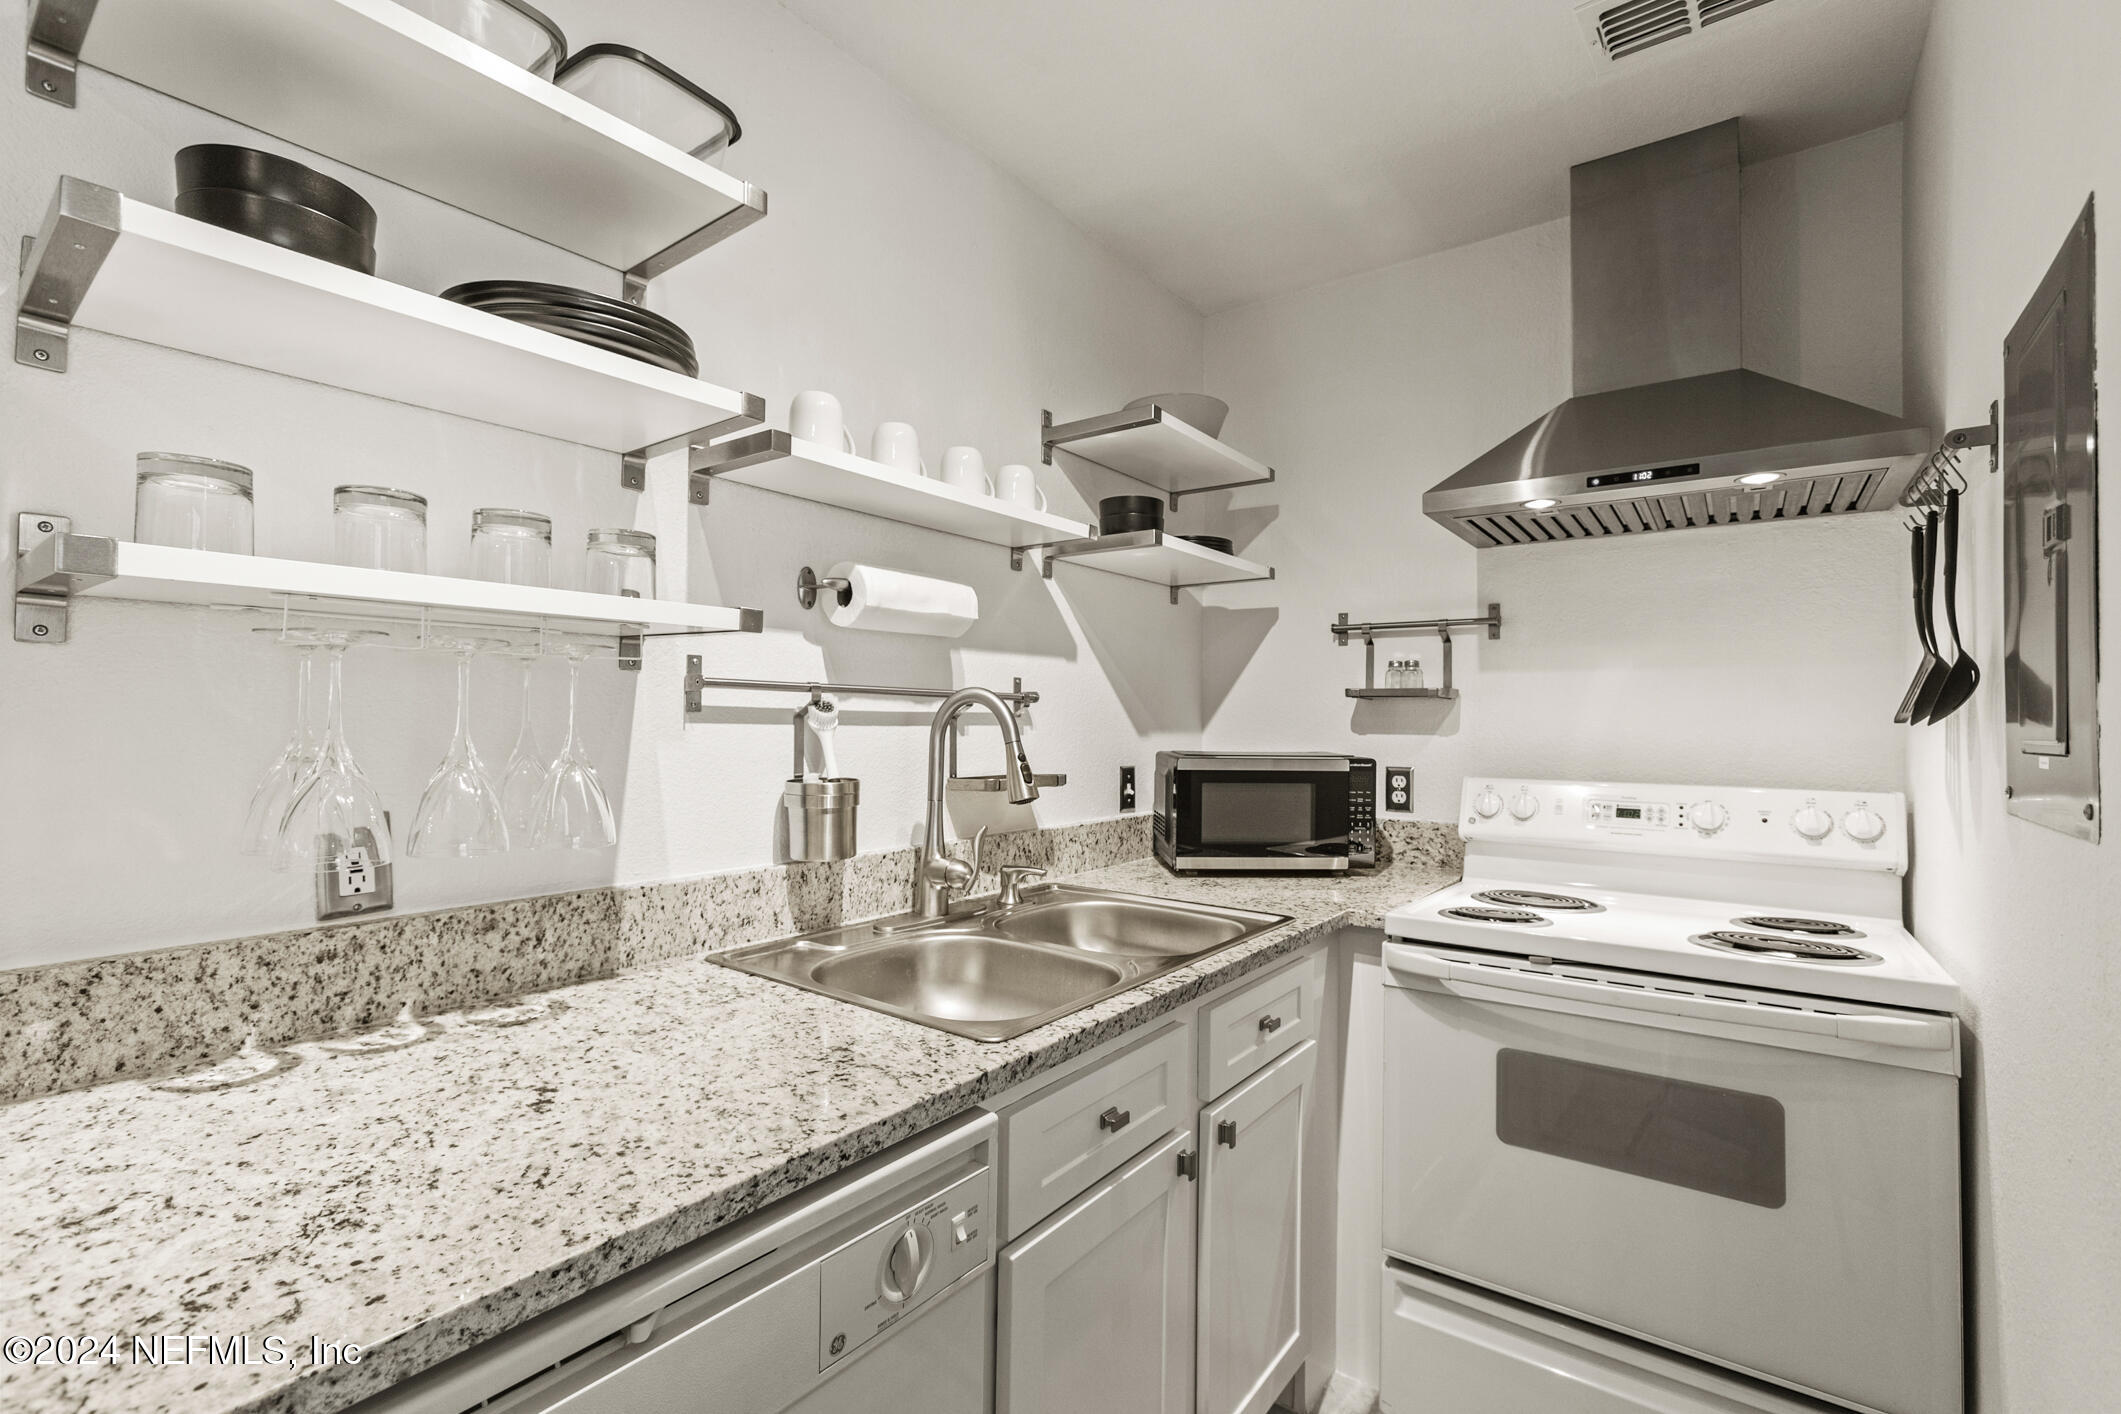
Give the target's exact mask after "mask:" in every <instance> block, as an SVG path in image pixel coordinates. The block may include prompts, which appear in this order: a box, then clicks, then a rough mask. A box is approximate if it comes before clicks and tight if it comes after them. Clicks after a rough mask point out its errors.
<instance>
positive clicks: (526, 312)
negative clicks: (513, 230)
mask: <svg viewBox="0 0 2121 1414" xmlns="http://www.w3.org/2000/svg"><path fill="white" fill-rule="evenodd" d="M468 308H471V309H477V310H481V311H483V312H484V313H487V314H498V315H500V316H501V317H502V318H503V319H514V320H519V321H521V322H522V323H525V324H552V325H555V326H561V327H571V328H577V329H588V330H591V331H593V332H595V333H599V334H608V335H610V336H611V337H612V338H614V339H631V340H633V341H634V342H635V343H638V344H641V345H643V346H646V347H653V348H656V349H660V350H662V351H663V352H664V353H667V354H669V355H670V356H671V357H672V358H690V357H692V353H693V349H692V344H691V343H690V341H687V342H686V343H683V344H680V343H676V342H674V341H673V340H670V339H666V338H664V337H663V336H662V335H661V334H651V333H648V332H647V331H645V330H643V329H641V328H640V327H639V326H638V325H635V324H631V323H628V322H627V321H625V320H622V319H610V318H606V317H605V316H604V315H601V314H591V313H589V312H587V311H586V310H577V309H555V308H553V307H552V306H550V305H542V304H502V303H494V304H476V305H470V306H468Z"/></svg>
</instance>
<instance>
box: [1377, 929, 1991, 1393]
mask: <svg viewBox="0 0 2121 1414" xmlns="http://www.w3.org/2000/svg"><path fill="white" fill-rule="evenodd" d="M1385 963H1386V979H1387V982H1388V990H1387V992H1386V996H1385V1016H1384V1028H1385V1058H1386V1065H1385V1097H1386V1111H1385V1115H1386V1118H1385V1224H1384V1226H1385V1247H1386V1249H1387V1251H1388V1252H1389V1253H1391V1254H1393V1255H1395V1256H1397V1257H1399V1258H1401V1259H1403V1260H1406V1261H1410V1262H1414V1263H1417V1264H1419V1265H1422V1266H1426V1267H1430V1268H1433V1269H1435V1270H1437V1271H1441V1272H1444V1273H1447V1274H1450V1275H1453V1276H1457V1277H1460V1278H1463V1279H1465V1280H1468V1281H1472V1282H1476V1283H1479V1284H1480V1285H1483V1286H1486V1287H1490V1288H1492V1289H1495V1290H1498V1291H1501V1292H1505V1293H1508V1294H1511V1295H1514V1296H1518V1297H1521V1298H1523V1299H1525V1300H1528V1301H1533V1302H1537V1303H1539V1304H1541V1305H1544V1306H1547V1307H1549V1308H1552V1309H1555V1310H1558V1311H1562V1312H1566V1313H1568V1314H1571V1315H1575V1316H1579V1317H1582V1318H1584V1319H1586V1320H1589V1321H1595V1322H1598V1323H1600V1324H1603V1325H1605V1326H1608V1327H1611V1328H1614V1329H1617V1330H1620V1331H1624V1332H1627V1333H1630V1334H1634V1335H1637V1336H1640V1337H1643V1338H1645V1339H1648V1340H1653V1341H1657V1342H1660V1343H1663V1344H1666V1345H1669V1346H1672V1347H1675V1348H1678V1349H1681V1350H1685V1351H1688V1352H1691V1353H1694V1354H1697V1355H1700V1356H1703V1357H1706V1358H1708V1359H1711V1360H1715V1361H1718V1362H1721V1363H1723V1364H1726V1365H1729V1366H1731V1367H1733V1368H1736V1369H1739V1370H1743V1371H1746V1372H1748V1373H1751V1374H1755V1375H1758V1376H1761V1377H1763V1378H1766V1379H1770V1380H1774V1381H1777V1382H1779V1383H1783V1384H1786V1385H1789V1386H1792V1387H1794V1388H1797V1389H1801V1390H1805V1391H1809V1392H1811V1393H1815V1394H1822V1395H1826V1396H1828V1397H1830V1398H1833V1399H1837V1400H1841V1401H1844V1402H1847V1403H1850V1404H1854V1405H1857V1406H1859V1407H1861V1408H1863V1409H1867V1410H1876V1411H1883V1414H1961V1410H1962V1408H1963V1402H1962V1401H1963V1393H1962V1384H1963V1357H1962V1353H1961V1313H1960V1227H1959V1103H1958V1078H1957V1077H1958V1027H1957V1022H1956V1021H1954V1020H1953V1019H1952V1018H1950V1017H1944V1016H1937V1015H1933V1014H1930V1013H1924V1012H1905V1011H1895V1010H1893V1009H1891V1008H1885V1007H1871V1006H1867V1005H1857V1004H1849V1005H1843V1004H1841V1003H1836V1002H1829V1001H1823V1000H1816V999H1811V998H1800V997H1795V996H1791V995H1788V994H1784V993H1775V992H1756V991H1749V990H1746V989H1740V988H1724V987H1720V986H1718V987H1704V988H1700V989H1698V990H1697V989H1695V988H1694V987H1693V986H1692V985H1691V984H1688V983H1685V982H1680V981H1672V982H1661V981H1660V982H1657V983H1656V985H1649V984H1647V983H1646V979H1645V978H1644V977H1643V976H1642V975H1641V974H1633V973H1625V972H1615V971H1609V970H1603V969H1597V968H1581V967H1576V966H1574V965H1571V964H1560V965H1558V966H1557V965H1555V964H1552V963H1547V962H1544V961H1542V962H1538V963H1534V962H1530V961H1527V960H1524V959H1510V958H1505V957H1498V956H1491V955H1486V954H1478V953H1470V952H1459V951H1455V950H1452V949H1446V948H1440V947H1429V946H1427V945H1420V946H1416V945H1410V944H1407V943H1403V942H1398V941H1394V942H1391V943H1389V944H1388V945H1387V946H1386V948H1385Z"/></svg>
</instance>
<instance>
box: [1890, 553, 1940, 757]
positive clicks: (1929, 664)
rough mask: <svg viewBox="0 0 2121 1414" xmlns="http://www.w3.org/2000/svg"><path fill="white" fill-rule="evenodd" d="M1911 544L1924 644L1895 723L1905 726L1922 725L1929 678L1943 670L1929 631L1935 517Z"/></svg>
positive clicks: (1917, 619) (1917, 631)
mask: <svg viewBox="0 0 2121 1414" xmlns="http://www.w3.org/2000/svg"><path fill="white" fill-rule="evenodd" d="M1911 534H1912V539H1911V540H1910V541H1909V543H1908V557H1909V563H1910V565H1911V567H1912V568H1913V570H1914V578H1915V637H1916V638H1917V639H1919V640H1920V641H1921V643H1922V661H1921V662H1920V663H1918V664H1916V665H1915V676H1914V680H1913V681H1911V682H1910V683H1908V685H1907V695H1906V696H1904V697H1902V698H1901V699H1900V710H1899V711H1897V712H1895V713H1894V714H1893V720H1894V721H1895V722H1898V723H1900V724H1902V725H1906V724H1908V723H1912V722H1916V721H1920V720H1921V719H1920V718H1919V717H1918V716H1916V714H1915V708H1916V705H1917V704H1918V703H1920V702H1921V700H1922V693H1923V689H1924V688H1926V687H1927V686H1928V685H1929V679H1930V674H1931V672H1932V671H1933V670H1935V669H1937V668H1939V667H1941V666H1942V664H1941V663H1940V661H1939V659H1938V656H1937V639H1936V634H1935V632H1934V630H1933V629H1932V628H1931V627H1930V573H1931V571H1932V569H1933V568H1934V567H1935V565H1936V549H1937V539H1936V537H1937V517H1936V515H1935V514H1934V513H1932V514H1930V515H1928V516H1926V517H1924V520H1923V523H1922V524H1921V525H1918V526H1916V527H1914V529H1913V531H1912V532H1911Z"/></svg>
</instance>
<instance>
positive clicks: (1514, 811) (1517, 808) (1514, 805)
mask: <svg viewBox="0 0 2121 1414" xmlns="http://www.w3.org/2000/svg"><path fill="white" fill-rule="evenodd" d="M1538 813H1539V797H1538V796H1536V795H1533V794H1532V792H1531V791H1529V790H1520V791H1519V792H1517V794H1516V795H1515V796H1512V797H1511V799H1510V814H1511V815H1512V816H1514V817H1516V818H1517V819H1519V820H1529V819H1531V818H1532V817H1533V816H1534V815H1537V814H1538Z"/></svg>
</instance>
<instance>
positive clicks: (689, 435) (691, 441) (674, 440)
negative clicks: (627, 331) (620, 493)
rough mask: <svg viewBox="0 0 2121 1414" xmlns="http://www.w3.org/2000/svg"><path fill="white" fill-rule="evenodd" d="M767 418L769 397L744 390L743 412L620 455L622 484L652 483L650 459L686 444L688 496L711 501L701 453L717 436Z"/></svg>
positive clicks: (630, 488) (632, 487)
mask: <svg viewBox="0 0 2121 1414" xmlns="http://www.w3.org/2000/svg"><path fill="white" fill-rule="evenodd" d="M765 420H766V400H765V399H764V398H762V397H760V396H759V395H758V394H757V393H746V394H744V406H743V410H742V411H741V412H733V413H731V414H730V415H729V416H727V417H725V418H723V419H722V420H721V421H720V422H710V423H708V424H707V425H706V426H705V427H695V428H693V429H692V430H691V431H690V432H681V433H679V434H678V435H677V436H675V437H665V438H664V439H663V440H662V441H660V442H650V443H649V444H648V445H647V446H645V447H635V448H634V449H633V450H632V451H630V452H626V453H624V454H622V455H621V456H620V457H619V485H621V486H623V487H625V488H626V489H627V490H628V491H640V490H644V489H646V487H647V485H648V459H649V458H650V457H659V456H661V455H662V454H663V453H665V452H674V451H676V450H678V449H679V448H680V447H682V448H684V449H685V451H686V453H687V455H688V457H689V458H690V460H691V463H692V466H691V473H692V489H691V494H690V496H689V498H688V499H690V500H691V502H692V504H693V505H695V506H704V505H706V504H707V482H706V478H705V477H703V476H701V475H700V474H699V473H700V467H699V462H700V454H701V453H702V452H705V451H706V450H707V444H708V443H709V442H712V441H713V440H714V439H715V438H717V437H722V436H726V435H727V434H729V433H731V432H742V431H744V430H745V429H747V428H752V427H756V426H758V425H759V424H760V423H762V422H764V421H765Z"/></svg>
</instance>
